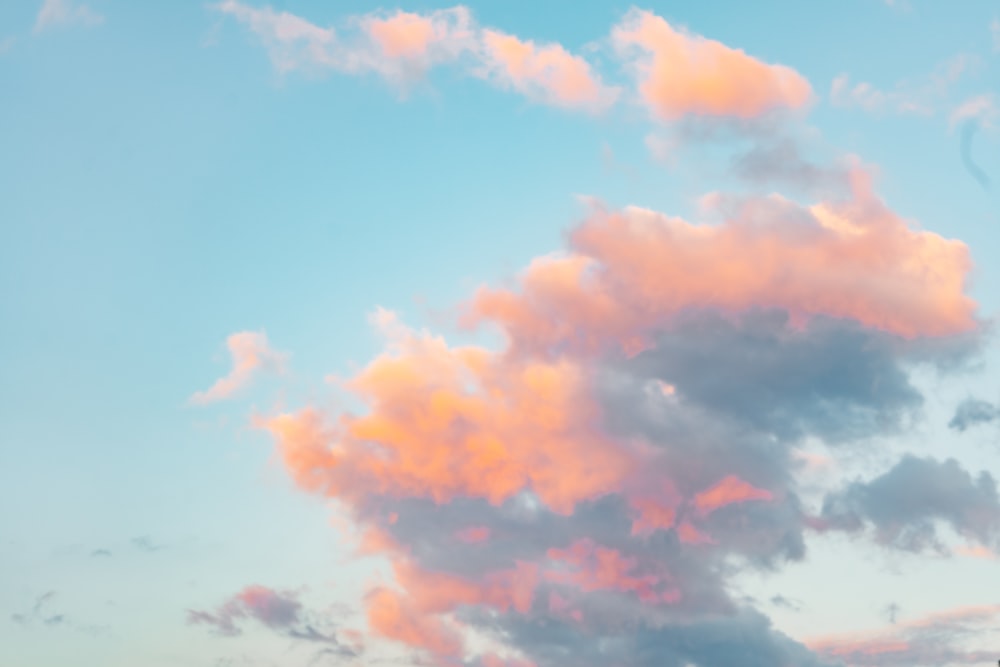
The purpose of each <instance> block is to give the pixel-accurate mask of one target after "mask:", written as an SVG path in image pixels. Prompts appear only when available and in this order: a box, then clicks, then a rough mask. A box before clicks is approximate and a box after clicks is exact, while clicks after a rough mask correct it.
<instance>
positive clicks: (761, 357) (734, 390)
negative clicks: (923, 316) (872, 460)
mask: <svg viewBox="0 0 1000 667" xmlns="http://www.w3.org/2000/svg"><path fill="white" fill-rule="evenodd" d="M905 352H906V350H905V349H904V346H903V343H902V342H901V341H899V340H898V339H896V338H895V337H892V336H890V335H888V334H884V333H881V332H877V331H872V330H869V329H865V328H863V327H862V326H860V325H858V324H856V323H854V322H852V321H847V320H837V319H832V318H814V319H813V320H812V321H810V322H809V323H808V324H806V325H804V327H792V326H790V324H789V318H788V315H787V314H786V313H785V312H783V311H777V310H772V311H767V310H757V311H751V312H749V313H746V314H745V315H742V316H740V317H739V318H735V317H726V316H724V315H722V314H719V313H714V312H711V311H701V312H691V313H689V314H688V315H687V316H685V317H683V318H681V319H679V320H678V322H677V324H676V325H675V326H674V327H673V328H671V329H670V330H669V331H664V332H663V333H661V334H660V336H659V337H658V339H657V341H656V346H655V347H654V348H653V349H650V350H647V351H646V352H643V353H642V354H640V355H638V356H637V357H635V358H634V359H632V360H630V361H628V362H627V363H626V364H625V365H626V367H627V371H628V372H630V373H631V374H632V375H634V376H635V377H638V378H643V377H645V378H648V379H658V380H661V381H663V382H666V383H669V384H670V385H672V386H674V387H675V388H676V390H677V393H678V395H679V397H680V398H681V399H682V400H683V401H684V402H685V403H689V404H694V405H696V406H698V407H700V408H703V409H705V410H707V411H709V412H710V413H712V414H713V415H715V416H716V417H717V418H722V419H728V420H736V421H738V422H740V423H741V424H742V425H744V426H748V427H751V428H753V429H755V430H757V431H760V432H763V433H766V434H769V435H773V436H775V437H777V438H779V439H782V440H796V439H800V438H802V437H804V436H806V435H812V436H816V437H820V438H822V439H824V440H825V441H827V442H836V441H843V440H852V439H858V438H864V437H868V436H872V435H877V434H880V433H885V432H888V431H892V430H894V429H896V428H898V427H899V426H900V425H901V423H902V422H903V420H904V418H905V417H906V416H908V415H909V414H912V413H913V412H914V411H915V410H917V409H918V408H919V407H920V406H921V405H922V397H921V395H920V393H919V392H918V391H917V390H916V388H915V387H914V386H913V385H912V383H911V382H910V379H909V374H908V371H907V368H906V366H905V365H904V361H905Z"/></svg>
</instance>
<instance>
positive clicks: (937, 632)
mask: <svg viewBox="0 0 1000 667" xmlns="http://www.w3.org/2000/svg"><path fill="white" fill-rule="evenodd" d="M998 620H1000V605H985V606H978V607H960V608H957V609H950V610H948V611H943V612H938V613H935V614H929V615H927V616H923V617H920V618H915V619H911V620H908V621H905V622H899V623H894V624H893V625H892V626H890V627H888V628H886V629H884V630H881V631H877V632H872V633H862V634H855V635H846V636H840V637H823V638H816V639H812V640H808V641H807V642H806V643H807V644H808V645H809V646H810V647H811V648H812V649H814V650H816V651H818V652H819V653H822V654H824V655H827V656H830V657H831V658H836V659H838V660H842V661H844V662H845V663H847V664H849V665H857V666H858V667H868V666H871V667H896V666H897V665H898V666H899V667H910V666H912V667H938V666H939V665H978V664H986V663H990V664H992V663H993V661H994V660H996V652H995V651H985V650H969V649H965V648H962V646H961V645H962V644H963V643H964V642H966V641H968V640H969V639H970V638H972V639H974V638H976V637H981V638H986V637H989V638H990V642H991V643H992V638H993V636H995V635H993V630H994V629H995V627H996V624H997V621H998Z"/></svg>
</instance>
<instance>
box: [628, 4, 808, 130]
mask: <svg viewBox="0 0 1000 667" xmlns="http://www.w3.org/2000/svg"><path fill="white" fill-rule="evenodd" d="M612 42H613V44H614V45H615V47H616V49H617V50H618V52H619V54H621V56H622V57H623V58H625V59H626V62H627V64H628V66H629V67H630V69H632V71H633V73H634V75H635V76H636V78H637V83H638V90H639V95H640V98H641V99H642V101H643V102H644V103H645V104H646V106H647V107H648V108H649V110H650V112H651V113H652V114H653V115H654V116H655V117H656V118H658V119H660V120H667V121H670V120H677V119H679V118H682V117H683V116H686V115H688V114H700V115H708V116H735V117H738V118H752V117H755V116H760V115H764V114H766V113H768V112H771V111H774V110H776V109H800V108H802V107H804V106H806V104H807V103H808V102H809V100H810V98H811V96H812V90H811V87H810V85H809V82H808V81H807V80H806V79H805V78H804V77H803V76H802V75H800V74H798V73H797V72H796V71H795V70H793V69H791V68H789V67H786V66H784V65H772V64H768V63H765V62H762V61H760V60H757V59H756V58H753V57H752V56H749V55H747V54H746V53H744V52H743V51H741V50H737V49H733V48H730V47H728V46H726V45H724V44H721V43H720V42H717V41H714V40H710V39H707V38H705V37H701V36H700V35H694V34H690V33H688V32H686V31H684V30H680V29H677V28H675V27H674V26H671V25H670V24H669V23H667V22H666V21H665V20H664V19H662V18H661V17H659V16H657V15H655V14H653V13H651V12H647V11H640V10H636V9H633V10H631V11H630V12H629V13H628V14H627V15H626V16H625V18H624V20H623V21H622V22H621V23H620V24H618V25H617V26H615V28H614V29H613V31H612Z"/></svg>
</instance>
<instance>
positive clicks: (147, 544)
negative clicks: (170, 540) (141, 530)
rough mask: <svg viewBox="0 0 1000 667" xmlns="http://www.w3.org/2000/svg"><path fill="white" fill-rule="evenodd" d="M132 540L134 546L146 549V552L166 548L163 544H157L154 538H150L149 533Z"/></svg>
mask: <svg viewBox="0 0 1000 667" xmlns="http://www.w3.org/2000/svg"><path fill="white" fill-rule="evenodd" d="M131 541H132V546H134V547H135V548H136V549H138V550H140V551H145V552H146V553H154V552H156V551H162V550H163V549H165V548H166V547H164V546H163V545H162V544H156V543H155V542H153V540H152V539H150V538H149V536H147V535H143V536H141V537H133V538H132V540H131Z"/></svg>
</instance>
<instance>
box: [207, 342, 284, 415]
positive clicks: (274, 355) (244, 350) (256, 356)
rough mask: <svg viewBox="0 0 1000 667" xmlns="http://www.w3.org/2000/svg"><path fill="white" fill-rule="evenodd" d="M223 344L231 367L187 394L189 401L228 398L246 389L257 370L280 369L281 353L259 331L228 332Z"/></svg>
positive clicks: (281, 367)
mask: <svg viewBox="0 0 1000 667" xmlns="http://www.w3.org/2000/svg"><path fill="white" fill-rule="evenodd" d="M226 347H228V348H229V356H230V357H231V358H232V364H233V367H232V370H230V371H229V374H228V375H226V376H225V377H222V378H219V379H218V380H216V381H215V383H214V384H213V385H212V386H211V387H209V388H208V389H207V390H205V391H199V392H196V393H195V394H194V395H193V396H192V397H191V402H192V403H196V404H200V405H204V404H206V403H212V402H215V401H221V400H224V399H227V398H231V397H232V396H233V395H235V394H236V393H237V392H239V391H241V390H242V389H244V388H246V387H247V386H248V385H249V384H250V383H251V382H252V381H253V379H254V377H255V376H256V375H257V374H258V373H259V372H261V371H278V372H280V371H281V370H283V369H284V365H285V361H286V359H287V355H286V354H285V353H283V352H278V351H276V350H274V349H273V348H272V347H271V344H270V342H269V341H268V340H267V335H266V334H265V333H263V332H256V331H241V332H239V333H235V334H232V335H231V336H229V337H228V338H227V339H226Z"/></svg>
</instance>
